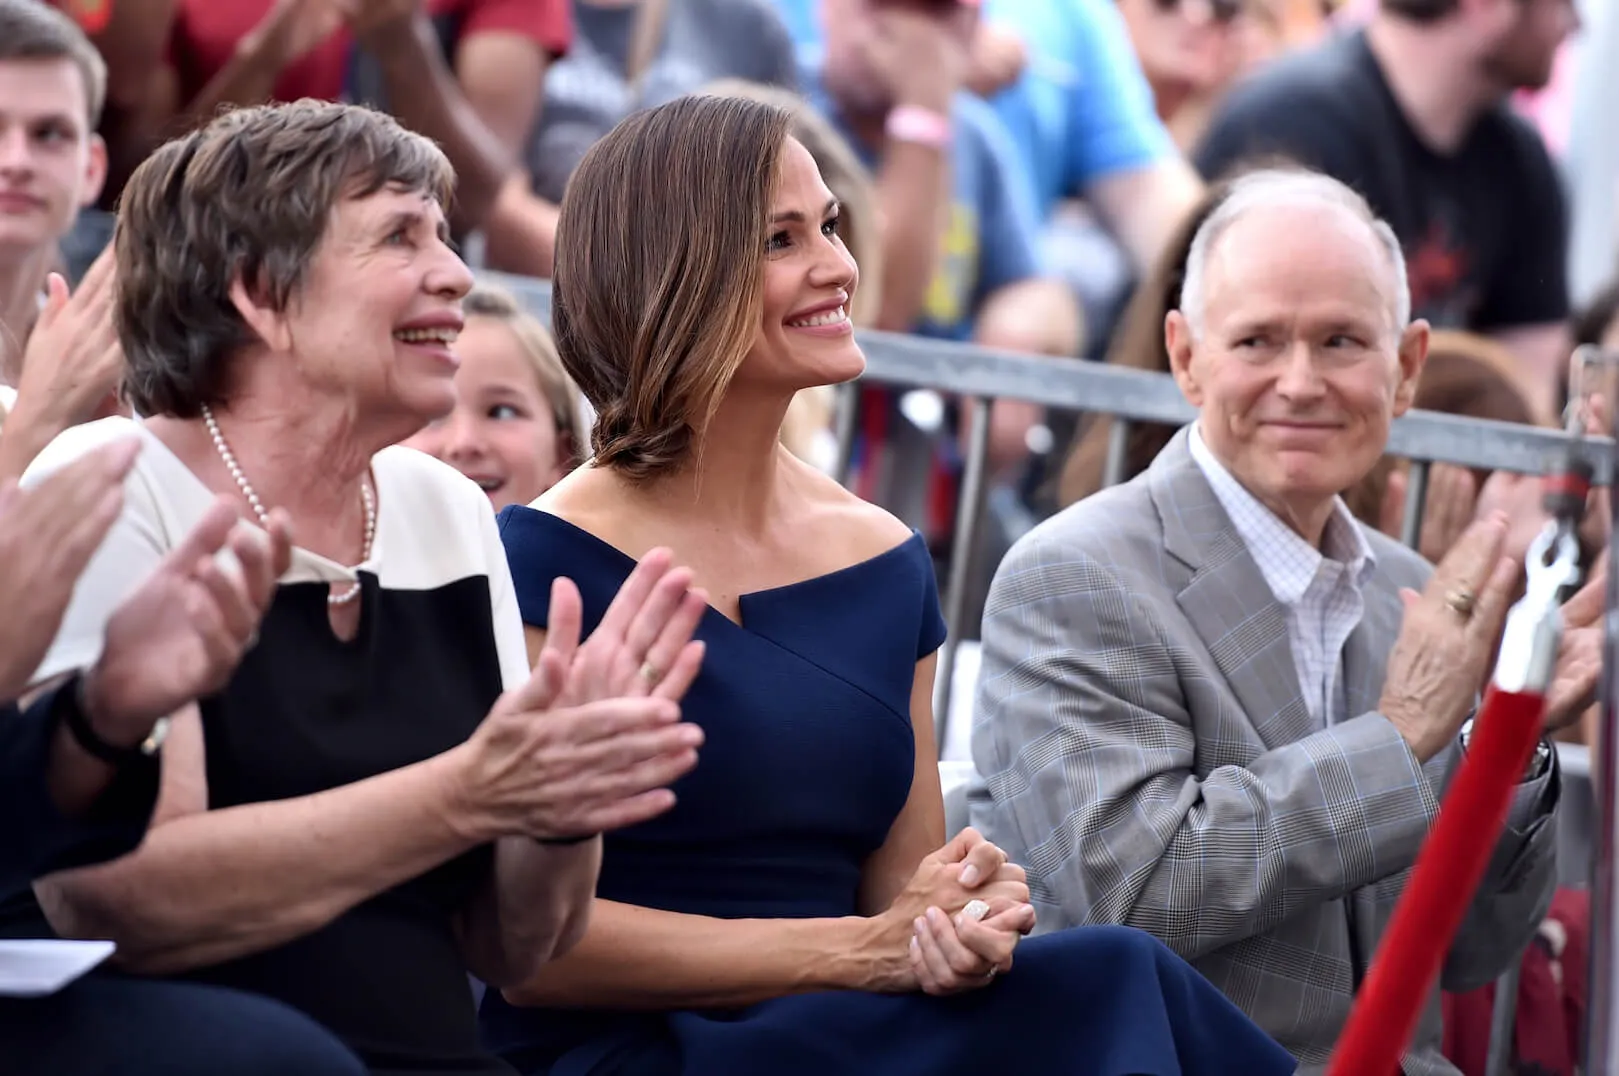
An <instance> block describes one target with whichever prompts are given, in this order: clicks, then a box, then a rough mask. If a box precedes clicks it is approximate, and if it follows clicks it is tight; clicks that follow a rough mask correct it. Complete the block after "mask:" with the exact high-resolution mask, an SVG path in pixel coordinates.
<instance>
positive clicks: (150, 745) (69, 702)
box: [58, 673, 169, 766]
mask: <svg viewBox="0 0 1619 1076" xmlns="http://www.w3.org/2000/svg"><path fill="white" fill-rule="evenodd" d="M88 683H89V677H88V676H87V675H85V674H83V673H80V674H78V675H76V676H75V677H74V683H73V685H72V690H71V691H68V690H67V689H66V688H64V689H63V691H62V695H59V696H58V698H59V699H61V700H62V701H61V703H59V704H58V712H59V713H60V714H61V715H62V721H63V722H64V723H65V724H66V725H67V731H68V733H69V734H70V735H71V736H72V737H73V742H74V743H76V744H78V745H79V747H80V748H82V749H83V750H84V752H85V753H86V754H88V755H93V756H94V757H96V758H98V759H100V760H101V761H102V762H105V763H107V764H108V765H109V766H126V765H129V764H130V763H132V762H141V761H145V760H147V759H150V758H153V757H154V756H156V755H157V753H158V751H159V750H160V749H161V748H162V746H163V741H164V740H165V739H167V738H168V735H169V719H168V718H166V717H160V718H158V719H157V721H156V722H154V723H153V725H152V731H151V732H149V733H148V734H147V736H146V739H144V740H142V741H141V742H140V743H138V744H135V745H134V746H133V747H120V746H118V745H117V744H110V743H108V742H107V741H106V740H104V739H102V738H101V734H100V733H98V732H96V730H95V726H93V725H92V724H90V704H89V700H88V699H87V697H86V685H87V684H88ZM64 696H65V697H64Z"/></svg>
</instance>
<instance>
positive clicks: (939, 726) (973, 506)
mask: <svg viewBox="0 0 1619 1076" xmlns="http://www.w3.org/2000/svg"><path fill="white" fill-rule="evenodd" d="M962 402H963V403H964V404H965V405H966V407H965V410H966V412H967V459H966V462H965V464H964V465H963V467H962V471H961V493H960V496H959V497H957V499H956V530H955V534H954V536H953V537H952V538H951V541H950V577H949V582H948V583H947V584H946V585H945V591H944V623H945V628H946V630H947V632H948V634H947V635H946V636H945V640H944V646H943V647H942V648H941V649H940V652H939V667H938V670H937V671H936V672H935V674H934V677H933V730H934V737H935V739H936V741H937V747H938V751H939V754H940V755H941V756H943V754H944V749H945V744H946V743H948V742H949V741H948V739H947V737H948V735H949V733H950V700H951V698H952V696H953V695H954V694H955V679H956V650H957V648H958V647H960V646H961V633H962V623H961V621H962V620H963V618H965V616H966V615H967V588H968V586H969V585H970V584H971V581H972V566H973V562H974V557H973V554H974V552H975V551H976V549H977V546H978V534H979V530H980V524H981V523H982V522H983V515H984V492H985V487H986V486H987V485H988V483H987V482H986V478H987V472H988V470H989V412H990V408H991V406H992V405H993V403H994V401H993V400H989V399H984V398H981V397H979V398H973V399H969V400H963V401H962Z"/></svg>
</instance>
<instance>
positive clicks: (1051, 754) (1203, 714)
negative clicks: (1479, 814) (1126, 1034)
mask: <svg viewBox="0 0 1619 1076" xmlns="http://www.w3.org/2000/svg"><path fill="white" fill-rule="evenodd" d="M1290 175H1292V174H1287V173H1261V174H1260V175H1259V176H1257V177H1253V178H1252V180H1251V181H1250V182H1248V183H1247V184H1246V186H1245V185H1244V184H1239V185H1238V187H1237V188H1235V189H1234V190H1233V192H1232V194H1231V195H1230V197H1229V198H1228V199H1227V201H1226V203H1224V205H1223V207H1221V208H1217V209H1216V210H1215V211H1214V213H1213V214H1211V216H1210V218H1209V221H1208V222H1206V223H1205V224H1204V226H1203V229H1202V230H1201V231H1200V232H1199V241H1195V242H1194V243H1193V246H1192V250H1191V253H1190V255H1189V257H1188V271H1187V274H1186V283H1185V285H1184V288H1183V294H1182V296H1181V303H1180V305H1181V306H1182V307H1183V308H1186V313H1185V314H1183V313H1182V312H1180V311H1177V312H1176V313H1173V314H1171V315H1170V319H1169V333H1168V338H1169V345H1170V351H1171V355H1172V358H1173V359H1174V372H1175V374H1176V376H1177V379H1178V380H1180V382H1181V384H1182V387H1183V389H1185V390H1186V391H1187V393H1188V396H1189V397H1190V398H1191V399H1192V402H1193V403H1195V404H1197V405H1198V406H1199V408H1200V419H1199V422H1198V423H1197V424H1194V426H1192V427H1188V428H1187V429H1184V430H1182V431H1180V433H1179V434H1177V436H1176V437H1175V438H1174V440H1173V441H1172V442H1171V443H1170V444H1169V446H1168V447H1167V448H1166V449H1165V450H1164V451H1163V452H1162V453H1161V454H1160V455H1159V457H1158V458H1157V459H1156V460H1155V461H1154V462H1153V464H1152V465H1151V467H1150V469H1149V470H1148V471H1147V472H1145V473H1144V474H1142V475H1140V476H1139V477H1137V478H1136V479H1134V480H1133V481H1130V482H1128V483H1126V484H1124V485H1122V486H1118V487H1114V488H1112V489H1108V490H1104V491H1103V492H1101V493H1098V494H1096V495H1095V496H1093V497H1090V498H1087V499H1086V500H1084V501H1082V502H1080V503H1079V504H1076V505H1074V506H1072V507H1070V508H1068V509H1067V510H1065V511H1064V512H1062V513H1060V514H1059V515H1057V516H1056V517H1054V518H1052V519H1050V520H1048V521H1046V522H1045V523H1044V524H1042V525H1041V526H1039V527H1038V528H1036V529H1035V530H1034V531H1033V532H1031V533H1030V534H1029V535H1027V536H1026V537H1025V538H1024V539H1022V540H1021V541H1020V542H1019V543H1018V544H1017V546H1016V547H1015V548H1014V549H1013V550H1012V552H1011V554H1010V555H1009V556H1008V557H1007V558H1006V560H1005V561H1004V562H1003V563H1002V565H1001V567H1000V570H999V572H998V574H997V576H996V581H995V584H994V587H993V589H992V591H991V594H990V597H989V603H988V607H987V609H986V614H985V619H984V628H983V659H982V660H983V666H982V671H981V674H980V675H981V678H980V682H979V695H978V705H977V713H976V715H975V721H974V728H973V755H974V760H975V762H976V764H977V768H978V771H979V773H980V774H982V778H981V779H980V782H979V783H978V784H977V785H975V786H974V787H973V789H972V790H971V793H970V802H971V808H972V820H973V823H974V825H976V826H977V827H978V828H979V829H980V830H981V831H982V832H983V833H984V835H985V836H986V837H987V838H988V839H989V840H991V841H993V842H995V843H996V844H999V845H1000V846H1001V847H1002V848H1003V849H1004V850H1005V851H1006V852H1007V853H1008V855H1009V856H1011V858H1012V859H1013V860H1015V861H1017V862H1020V863H1022V864H1023V865H1024V866H1025V867H1026V868H1027V870H1028V873H1029V886H1030V890H1031V892H1032V895H1033V900H1034V902H1035V904H1036V907H1037V909H1038V912H1039V917H1040V920H1039V921H1040V928H1041V929H1058V928H1063V927H1069V926H1075V925H1080V924H1086V923H1123V924H1128V925H1131V926H1136V927H1140V928H1143V929H1145V930H1148V931H1150V932H1151V933H1153V934H1155V935H1157V936H1158V937H1160V938H1162V939H1163V940H1164V941H1165V942H1166V943H1167V944H1168V945H1169V946H1170V947H1171V948H1173V949H1174V950H1175V951H1176V952H1178V953H1180V954H1181V955H1182V956H1184V957H1186V958H1187V959H1188V960H1190V961H1191V962H1192V963H1193V964H1194V965H1195V966H1196V967H1197V968H1198V969H1199V970H1200V971H1201V972H1202V973H1203V974H1204V975H1206V976H1207V977H1208V978H1209V979H1210V980H1212V981H1213V982H1214V983H1215V984H1217V985H1218V986H1219V987H1221V988H1222V989H1223V990H1224V991H1225V992H1226V993H1227V995H1228V996H1229V997H1231V998H1232V999H1233V1000H1234V1001H1235V1002H1236V1003H1237V1004H1238V1005H1240V1006H1241V1007H1242V1008H1243V1009H1244V1010H1245V1011H1246V1012H1247V1013H1248V1014H1249V1016H1251V1017H1252V1018H1253V1019H1254V1020H1255V1021H1256V1022H1257V1023H1258V1024H1259V1025H1260V1026H1261V1027H1263V1028H1264V1029H1265V1030H1266V1031H1268V1032H1269V1033H1270V1034H1271V1035H1272V1036H1274V1037H1275V1038H1276V1039H1277V1040H1278V1041H1279V1042H1281V1043H1282V1045H1284V1046H1285V1047H1287V1048H1288V1049H1289V1050H1290V1051H1292V1052H1293V1054H1294V1055H1295V1056H1296V1057H1297V1058H1298V1059H1299V1060H1300V1062H1301V1064H1302V1066H1303V1067H1302V1070H1301V1071H1304V1072H1314V1071H1319V1070H1320V1069H1321V1068H1322V1067H1323V1066H1324V1063H1325V1061H1326V1060H1327V1058H1328V1056H1329V1054H1330V1051H1331V1047H1332V1044H1333V1042H1334V1040H1335V1039H1336V1037H1337V1035H1338V1033H1339V1030H1340V1029H1341V1027H1342V1025H1343V1023H1344V1020H1345V1018H1346V1016H1347V1014H1348V1011H1349V1007H1350V1003H1351V1001H1352V999H1353V996H1354V993H1355V990H1356V988H1357V986H1358V985H1359V984H1360V982H1361V981H1362V979H1363V977H1364V975H1365V972H1366V968H1367V964H1368V961H1369V960H1370V959H1371V957H1372V956H1373V954H1374V952H1375V951H1376V948H1377V944H1378V940H1379V938H1380V937H1381V935H1382V933H1383V931H1384V929H1385V927H1386V926H1387V923H1388V921H1389V917H1390V914H1391V912H1392V910H1393V907H1394V904H1395V902H1396V900H1397V899H1398V897H1399V895H1400V892H1401V889H1402V887H1403V885H1404V882H1405V879H1406V876H1407V874H1408V873H1409V868H1410V867H1411V864H1412V863H1413V861H1414V859H1415V857H1416V854H1417V851H1418V849H1419V847H1420V846H1421V844H1422V842H1423V839H1424V838H1425V836H1426V834H1427V831H1428V828H1429V825H1430V823H1431V822H1432V820H1433V817H1434V814H1435V811H1436V810H1437V805H1438V801H1439V797H1440V796H1441V795H1442V793H1443V790H1444V786H1445V783H1446V780H1447V778H1448V775H1449V774H1450V772H1451V771H1452V770H1453V768H1454V767H1455V765H1456V763H1457V761H1458V759H1459V758H1460V756H1461V752H1462V751H1463V750H1464V745H1463V742H1464V741H1465V734H1466V728H1465V726H1464V725H1463V721H1464V719H1465V718H1466V717H1467V714H1468V712H1469V711H1470V709H1471V706H1472V702H1473V699H1474V698H1475V697H1476V691H1477V689H1478V687H1479V685H1480V684H1481V683H1482V682H1483V679H1484V677H1485V674H1486V671H1487V670H1486V666H1487V664H1488V661H1489V657H1490V653H1491V648H1492V644H1493V642H1494V638H1495V636H1496V633H1497V632H1498V630H1499V625H1500V623H1501V617H1502V615H1503V612H1504V607H1505V605H1506V602H1507V601H1508V595H1509V592H1510V588H1511V587H1512V585H1513V580H1514V576H1513V574H1512V573H1511V571H1510V570H1509V568H1504V567H1503V564H1502V561H1501V558H1500V550H1501V543H1502V540H1503V537H1504V535H1505V526H1504V524H1503V523H1502V521H1500V520H1490V521H1486V522H1483V523H1479V524H1475V525H1474V527H1473V528H1472V529H1471V530H1470V531H1469V532H1468V533H1467V535H1466V536H1464V538H1463V539H1462V540H1461V541H1460V542H1459V543H1458V547H1457V549H1456V552H1455V553H1454V554H1453V556H1452V557H1447V558H1446V561H1445V562H1444V563H1443V564H1442V565H1441V566H1440V568H1439V569H1438V575H1437V576H1435V577H1433V578H1430V577H1431V576H1433V569H1431V568H1430V566H1429V565H1428V564H1427V562H1425V561H1424V560H1422V559H1421V558H1420V557H1419V556H1417V555H1416V554H1415V553H1412V552H1410V551H1409V550H1407V549H1405V548H1404V547H1402V546H1400V545H1399V544H1398V543H1395V542H1393V541H1391V540H1389V539H1387V538H1385V537H1384V536H1382V535H1381V534H1378V533H1376V532H1374V531H1371V530H1369V529H1367V528H1363V527H1361V526H1360V525H1359V524H1358V523H1356V522H1355V521H1354V519H1353V518H1352V517H1351V516H1350V515H1349V514H1348V511H1347V510H1346V509H1345V508H1344V507H1343V504H1342V501H1341V500H1340V499H1339V498H1338V497H1337V496H1336V492H1337V491H1338V490H1341V489H1345V488H1347V487H1348V486H1350V485H1353V484H1354V482H1355V481H1358V480H1359V478H1360V477H1361V476H1363V475H1364V474H1365V473H1366V472H1367V471H1369V470H1370V469H1371V467H1372V465H1373V464H1374V463H1375V462H1376V460H1377V459H1378V457H1379V455H1380V453H1381V451H1382V446H1383V445H1384V444H1385V443H1386V438H1387V430H1388V423H1389V421H1390V420H1391V418H1392V416H1393V415H1394V414H1396V413H1398V412H1399V411H1401V410H1403V409H1404V408H1405V407H1406V406H1408V405H1409V401H1410V395H1411V392H1412V391H1413V389H1414V385H1415V380H1416V376H1417V374H1418V372H1419V371H1420V368H1421V363H1422V359H1423V357H1424V356H1425V351H1426V331H1427V330H1426V326H1424V325H1421V323H1417V324H1416V325H1414V326H1409V327H1408V326H1407V324H1406V321H1407V316H1408V315H1407V313H1406V311H1407V309H1408V307H1407V306H1405V304H1402V303H1401V302H1400V301H1399V296H1400V295H1403V294H1405V281H1404V279H1403V264H1402V263H1401V262H1400V260H1399V259H1400V253H1399V246H1398V244H1397V242H1395V241H1394V240H1393V237H1392V234H1390V233H1388V232H1387V229H1386V227H1383V226H1381V225H1379V224H1378V223H1377V222H1376V221H1375V220H1374V218H1372V216H1371V214H1370V212H1369V210H1367V209H1366V208H1365V205H1364V203H1363V202H1361V201H1360V199H1359V198H1358V196H1356V195H1354V194H1352V193H1351V192H1349V191H1348V190H1347V188H1343V187H1341V186H1340V185H1338V184H1337V183H1336V182H1335V181H1332V180H1327V179H1325V178H1324V177H1314V176H1308V175H1307V174H1306V176H1304V177H1302V178H1301V177H1299V176H1297V175H1292V178H1289V176H1290ZM1211 229H1212V231H1213V235H1212V236H1207V237H1206V236H1205V234H1204V233H1206V232H1209V231H1211ZM1200 244H1201V245H1200ZM1295 255H1296V256H1295ZM1200 260H1203V261H1206V262H1207V268H1206V270H1205V268H1204V266H1203V265H1202V264H1200ZM1205 271H1206V274H1207V275H1206V277H1205V278H1203V279H1199V274H1201V273H1203V272H1205ZM1335 274H1336V275H1335ZM1217 277H1219V278H1221V279H1216V278H1217ZM1367 278H1381V279H1380V280H1374V283H1377V285H1378V286H1377V287H1375V288H1369V287H1367V286H1366V285H1365V281H1366V279H1367ZM1194 304H1197V305H1198V306H1199V309H1198V310H1197V311H1196V312H1195V313H1194V312H1193V311H1192V310H1191V309H1190V308H1191V307H1192V306H1193V305H1194ZM1200 322H1201V324H1200ZM1402 588H1405V589H1408V590H1410V591H1418V592H1422V593H1421V595H1420V596H1418V595H1415V594H1410V595H1407V596H1406V598H1405V599H1404V600H1402V595H1401V590H1402ZM1583 627H1584V625H1582V628H1583ZM1589 630H1590V631H1591V632H1592V633H1595V630H1596V629H1595V628H1590V629H1589ZM1396 640H1399V641H1398V642H1397V641H1396ZM1587 642H1591V643H1593V645H1594V640H1593V639H1588V640H1587ZM1587 672H1588V671H1582V672H1579V673H1577V674H1576V673H1570V674H1569V675H1567V676H1564V677H1562V679H1560V681H1559V683H1560V685H1561V686H1562V688H1565V689H1568V690H1567V691H1566V692H1565V696H1564V697H1562V698H1560V701H1559V705H1560V706H1561V707H1562V708H1563V709H1564V710H1567V709H1568V708H1569V707H1571V706H1574V705H1577V702H1576V701H1575V699H1576V696H1578V697H1585V696H1587V695H1588V693H1589V690H1590V688H1591V684H1592V682H1594V672H1590V673H1589V675H1587ZM1571 677H1572V678H1574V679H1578V680H1579V681H1580V682H1579V683H1578V684H1575V685H1573V686H1572V687H1571V686H1570V678H1571ZM1556 799H1557V771H1556V763H1555V759H1554V758H1553V757H1552V756H1551V752H1550V751H1549V750H1546V749H1545V748H1544V747H1543V748H1542V750H1541V751H1540V752H1539V753H1538V754H1537V763H1536V765H1535V766H1534V767H1532V769H1531V772H1530V773H1529V774H1527V775H1526V776H1525V780H1524V782H1523V783H1522V784H1521V785H1520V787H1519V790H1518V792H1517V793H1516V797H1515V800H1514V804H1513V807H1512V812H1511V817H1510V819H1509V822H1508V829H1507V831H1506V833H1505V834H1504V835H1503V837H1502V839H1501V841H1500V843H1499V845H1498V847H1497V849H1496V853H1495V856H1494V859H1493V862H1492V864H1491V866H1490V868H1489V872H1488V875H1487V877H1486V879H1485V881H1484V883H1483V885H1482V887H1481V889H1480V891H1479V893H1478V895H1477V897H1476V899H1475V900H1474V901H1473V904H1472V907H1471V910H1470V913H1469V916H1468V919H1467V921H1466V924H1465V925H1464V927H1463V930H1462V932H1461V934H1460V935H1459V937H1458V938H1457V939H1456V942H1455V944H1454V946H1453V947H1452V949H1451V950H1450V953H1449V958H1448V960H1447V963H1446V965H1445V968H1444V974H1443V984H1444V986H1445V987H1446V988H1448V989H1457V990H1465V989H1470V988H1473V987H1476V986H1479V985H1481V984H1483V983H1486V982H1488V981H1489V980H1490V979H1491V978H1493V977H1494V976H1496V975H1498V974H1499V973H1500V972H1501V971H1503V970H1504V969H1505V968H1506V967H1508V966H1509V964H1510V963H1511V962H1512V961H1513V960H1514V959H1515V957H1516V956H1517V955H1518V954H1519V953H1520V951H1521V950H1522V949H1523V947H1524V946H1525V945H1526V944H1527V942H1528V941H1529V939H1530V938H1531V936H1532V934H1533V932H1534V930H1535V927H1536V924H1537V923H1538V922H1539V921H1540V919H1541V918H1542V916H1543V915H1544V913H1545V910H1546V908H1547V906H1548V904H1549V902H1550V899H1551V895H1552V890H1553V886H1554V882H1555V879H1554V865H1555V864H1554V832H1553V827H1552V825H1551V824H1550V821H1551V814H1552V811H1553V807H1554V805H1555V803H1556ZM1439 1044H1440V1025H1439V1005H1438V995H1437V991H1436V992H1435V994H1434V996H1433V997H1432V998H1431V999H1430V1004H1429V1005H1428V1007H1427V1011H1426V1013H1425V1014H1424V1016H1423V1019H1422V1022H1421V1026H1420V1030H1419V1032H1418V1034H1417V1036H1416V1038H1415V1041H1414V1042H1413V1044H1412V1045H1411V1047H1410V1050H1409V1052H1408V1053H1407V1055H1406V1056H1405V1059H1404V1061H1403V1068H1404V1070H1405V1073H1406V1074H1407V1076H1428V1074H1430V1073H1454V1072H1455V1071H1456V1070H1455V1068H1454V1067H1453V1066H1452V1065H1451V1064H1450V1063H1449V1062H1448V1061H1446V1060H1445V1058H1444V1057H1443V1056H1442V1055H1441V1053H1440V1048H1439ZM1365 1076H1386V1074H1382V1073H1377V1074H1370V1073H1369V1074H1365Z"/></svg>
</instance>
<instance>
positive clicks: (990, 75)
mask: <svg viewBox="0 0 1619 1076" xmlns="http://www.w3.org/2000/svg"><path fill="white" fill-rule="evenodd" d="M1028 65H1029V50H1028V49H1027V48H1025V47H1024V45H1023V39H1022V38H1021V37H1019V36H1018V35H1017V33H1016V32H1015V31H1013V30H1008V29H1005V28H1003V27H1000V26H996V25H994V24H993V23H988V22H981V23H979V24H978V29H977V30H975V31H974V32H973V43H972V48H971V50H970V51H969V53H968V57H967V76H966V77H967V88H968V89H969V90H971V91H972V92H973V93H976V94H977V95H978V96H980V97H994V96H995V95H996V94H998V93H1000V92H1001V91H1002V90H1004V89H1006V88H1007V87H1008V86H1010V85H1012V83H1014V82H1016V81H1017V80H1018V79H1019V78H1021V77H1022V75H1023V69H1024V68H1025V67H1027V66H1028Z"/></svg>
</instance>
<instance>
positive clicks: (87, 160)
mask: <svg viewBox="0 0 1619 1076" xmlns="http://www.w3.org/2000/svg"><path fill="white" fill-rule="evenodd" d="M106 184H107V143H106V142H105V141H103V140H102V137H101V136H100V135H98V134H92V135H91V136H90V144H89V146H88V147H87V148H86V152H85V155H84V181H83V185H82V186H81V187H80V188H79V208H80V209H83V208H84V207H85V206H92V205H95V204H96V199H97V198H100V197H101V188H102V187H104V186H106Z"/></svg>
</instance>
